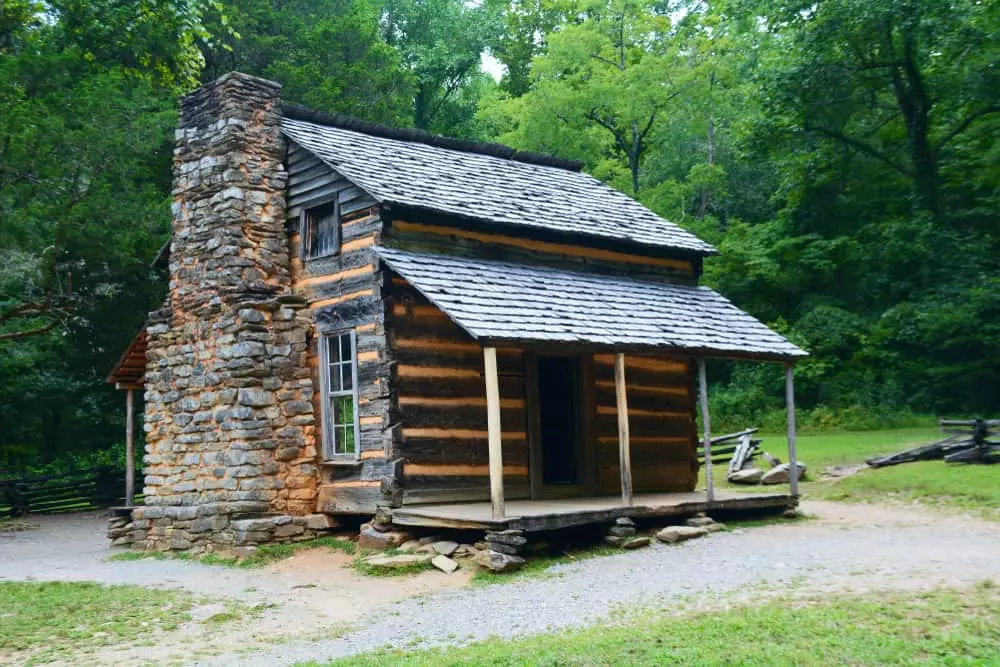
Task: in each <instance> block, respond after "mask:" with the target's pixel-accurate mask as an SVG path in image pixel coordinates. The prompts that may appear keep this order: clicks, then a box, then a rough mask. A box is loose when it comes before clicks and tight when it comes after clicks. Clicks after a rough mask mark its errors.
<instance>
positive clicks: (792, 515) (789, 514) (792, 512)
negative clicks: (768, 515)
mask: <svg viewBox="0 0 1000 667" xmlns="http://www.w3.org/2000/svg"><path fill="white" fill-rule="evenodd" d="M781 516H782V518H785V519H801V518H802V512H800V511H799V510H798V509H796V508H794V507H789V508H788V509H786V510H785V511H784V512H782V513H781Z"/></svg>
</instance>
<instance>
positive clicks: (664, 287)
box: [375, 247, 806, 360]
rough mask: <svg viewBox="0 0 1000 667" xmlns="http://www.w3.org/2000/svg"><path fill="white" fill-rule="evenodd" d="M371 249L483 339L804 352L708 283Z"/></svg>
mask: <svg viewBox="0 0 1000 667" xmlns="http://www.w3.org/2000/svg"><path fill="white" fill-rule="evenodd" d="M375 250H376V252H377V253H378V255H379V256H380V257H381V258H382V259H383V260H384V261H385V262H386V264H388V266H389V267H390V268H391V269H392V270H393V271H395V272H396V273H398V274H399V275H400V276H402V277H403V278H404V279H406V280H407V281H408V282H409V283H410V284H411V285H413V287H414V288H415V289H416V290H417V291H418V292H420V293H421V294H423V295H424V296H425V297H426V298H427V299H428V300H429V301H430V302H431V303H433V304H434V305H436V306H437V307H438V308H440V309H441V310H442V311H444V312H445V313H446V314H447V315H448V316H449V317H450V318H451V319H452V320H453V321H454V322H455V323H456V324H457V325H458V326H460V327H461V328H462V329H464V330H465V331H466V332H467V333H468V334H469V335H470V336H472V337H473V338H474V339H476V340H477V341H479V342H481V343H483V344H490V345H495V344H525V343H527V344H558V345H567V344H570V345H583V346H588V345H589V346H594V345H600V346H608V347H614V348H617V349H620V350H624V349H628V350H633V351H661V352H664V353H667V354H670V353H674V354H682V355H691V356H712V357H729V358H741V357H742V358H756V359H766V360H792V359H795V358H798V357H804V356H806V352H805V351H803V350H801V349H800V348H798V347H796V346H795V345H793V344H792V343H790V342H789V341H788V340H787V339H785V338H784V337H783V336H781V335H780V334H778V333H775V332H774V331H772V330H770V329H769V328H767V327H766V326H765V325H764V324H762V323H761V322H760V321H758V320H757V319H756V318H754V317H753V316H751V315H749V314H747V313H745V312H743V311H742V310H740V309H739V308H737V307H736V306H734V305H733V304H732V303H731V302H730V301H729V300H728V299H726V298H725V297H723V296H722V295H720V294H718V293H717V292H715V291H713V290H711V289H709V288H708V287H693V286H687V285H677V284H671V283H659V282H648V281H640V280H634V279H631V278H623V277H619V276H608V275H599V274H591V273H578V272H574V271H566V270H561V269H553V268H547V267H540V266H531V265H526V264H514V263H508V262H493V261H486V260H479V259H470V258H467V257H454V256H449V255H431V254H422V253H413V252H406V251H402V250H397V249H393V248H384V247H378V248H376V249H375Z"/></svg>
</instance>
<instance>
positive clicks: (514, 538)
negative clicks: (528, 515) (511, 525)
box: [486, 530, 528, 547]
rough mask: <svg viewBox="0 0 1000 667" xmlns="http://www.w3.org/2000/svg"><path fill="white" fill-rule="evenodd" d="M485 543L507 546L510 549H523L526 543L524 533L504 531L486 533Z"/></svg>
mask: <svg viewBox="0 0 1000 667" xmlns="http://www.w3.org/2000/svg"><path fill="white" fill-rule="evenodd" d="M486 541H487V542H493V543H495V544H509V545H510V546H512V547H523V546H524V545H525V544H527V543H528V540H527V539H525V537H524V533H522V532H521V531H519V530H504V531H501V532H499V533H486Z"/></svg>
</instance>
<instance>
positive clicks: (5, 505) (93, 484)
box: [0, 467, 125, 517]
mask: <svg viewBox="0 0 1000 667" xmlns="http://www.w3.org/2000/svg"><path fill="white" fill-rule="evenodd" d="M124 497H125V471H124V470H119V469H115V468H108V467H100V468H91V469H90V470H76V471H73V472H69V473H63V474H58V475H41V476H36V477H20V478H8V479H2V478H0V517H5V516H23V515H25V514H29V513H36V514H55V513H57V512H78V511H81V510H91V509H100V508H103V507H110V506H112V505H121V504H123V503H124Z"/></svg>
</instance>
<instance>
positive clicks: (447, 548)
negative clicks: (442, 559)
mask: <svg viewBox="0 0 1000 667" xmlns="http://www.w3.org/2000/svg"><path fill="white" fill-rule="evenodd" d="M431 548H432V549H434V551H435V552H437V553H439V554H441V555H442V556H450V555H452V554H453V553H455V552H456V551H458V542H452V541H451V540H441V541H440V542H434V543H433V544H431Z"/></svg>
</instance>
